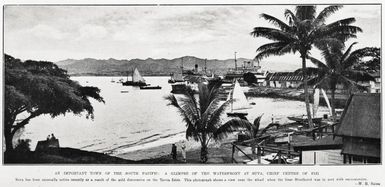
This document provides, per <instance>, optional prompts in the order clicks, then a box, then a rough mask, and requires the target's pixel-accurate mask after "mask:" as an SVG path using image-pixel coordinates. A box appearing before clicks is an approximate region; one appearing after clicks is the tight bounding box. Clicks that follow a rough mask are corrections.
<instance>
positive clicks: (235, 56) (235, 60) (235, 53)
mask: <svg viewBox="0 0 385 187" xmlns="http://www.w3.org/2000/svg"><path fill="white" fill-rule="evenodd" d="M234 63H235V71H236V70H238V68H237V52H236V51H235V52H234Z"/></svg>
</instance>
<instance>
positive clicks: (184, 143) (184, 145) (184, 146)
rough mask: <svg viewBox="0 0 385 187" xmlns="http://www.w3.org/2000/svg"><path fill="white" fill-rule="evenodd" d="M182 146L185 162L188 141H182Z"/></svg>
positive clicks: (184, 160)
mask: <svg viewBox="0 0 385 187" xmlns="http://www.w3.org/2000/svg"><path fill="white" fill-rule="evenodd" d="M181 148H182V158H183V162H186V142H185V141H182V144H181Z"/></svg>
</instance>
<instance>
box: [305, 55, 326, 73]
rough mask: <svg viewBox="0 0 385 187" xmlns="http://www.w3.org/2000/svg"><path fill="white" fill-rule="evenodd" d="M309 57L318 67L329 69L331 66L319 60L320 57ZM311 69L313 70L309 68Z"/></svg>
mask: <svg viewBox="0 0 385 187" xmlns="http://www.w3.org/2000/svg"><path fill="white" fill-rule="evenodd" d="M307 58H308V59H309V60H310V62H312V63H313V64H314V65H316V66H317V67H318V68H320V69H325V70H328V69H329V67H328V66H327V65H326V64H324V63H322V62H321V61H320V60H318V59H316V58H314V57H311V56H308V57H307ZM309 69H310V70H312V69H311V68H309ZM316 72H318V71H316Z"/></svg>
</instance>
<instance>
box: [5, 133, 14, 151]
mask: <svg viewBox="0 0 385 187" xmlns="http://www.w3.org/2000/svg"><path fill="white" fill-rule="evenodd" d="M4 139H5V151H7V152H10V151H12V150H13V143H12V139H13V137H12V135H11V133H4Z"/></svg>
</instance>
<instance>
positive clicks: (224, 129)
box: [213, 118, 253, 140]
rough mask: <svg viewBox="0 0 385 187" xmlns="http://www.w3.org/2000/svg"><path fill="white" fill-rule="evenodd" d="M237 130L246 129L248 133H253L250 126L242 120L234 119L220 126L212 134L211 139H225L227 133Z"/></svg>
mask: <svg viewBox="0 0 385 187" xmlns="http://www.w3.org/2000/svg"><path fill="white" fill-rule="evenodd" d="M239 128H246V129H248V131H249V132H251V131H253V127H252V124H251V123H250V122H249V121H247V120H244V119H239V118H234V119H231V120H229V121H227V122H226V123H225V124H223V125H221V126H220V127H219V128H218V129H217V130H216V131H215V133H214V134H213V135H214V136H213V138H214V139H216V140H221V139H223V138H226V137H227V134H228V133H231V132H234V131H235V130H237V129H239Z"/></svg>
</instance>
